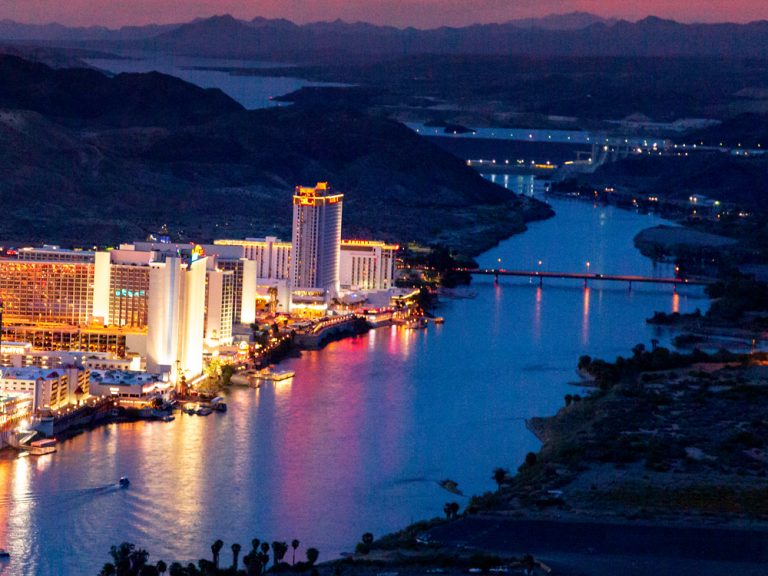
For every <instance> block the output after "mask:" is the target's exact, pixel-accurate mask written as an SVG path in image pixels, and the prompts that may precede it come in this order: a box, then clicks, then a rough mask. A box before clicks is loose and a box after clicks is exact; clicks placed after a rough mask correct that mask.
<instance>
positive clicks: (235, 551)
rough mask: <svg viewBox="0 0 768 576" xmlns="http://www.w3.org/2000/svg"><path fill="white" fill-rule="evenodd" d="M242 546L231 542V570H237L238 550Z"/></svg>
mask: <svg viewBox="0 0 768 576" xmlns="http://www.w3.org/2000/svg"><path fill="white" fill-rule="evenodd" d="M241 548H242V546H240V544H238V543H237V542H235V543H234V544H232V570H233V571H234V572H237V561H238V559H239V558H240V550H241Z"/></svg>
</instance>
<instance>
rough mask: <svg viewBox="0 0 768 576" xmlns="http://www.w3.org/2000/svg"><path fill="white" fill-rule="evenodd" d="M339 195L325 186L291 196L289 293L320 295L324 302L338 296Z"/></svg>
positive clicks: (297, 192)
mask: <svg viewBox="0 0 768 576" xmlns="http://www.w3.org/2000/svg"><path fill="white" fill-rule="evenodd" d="M343 197H344V195H343V194H334V193H332V192H331V187H330V186H329V185H328V183H327V182H320V183H318V184H317V186H315V187H314V188H309V187H304V186H298V187H297V188H296V192H295V194H294V195H293V236H292V238H291V245H292V246H291V252H292V255H291V258H292V260H291V271H290V274H291V289H292V290H293V291H294V292H296V291H310V290H316V291H320V290H322V291H324V297H325V299H326V301H327V300H329V299H330V298H333V297H335V296H336V295H337V294H338V292H339V249H340V246H341V205H342V199H343Z"/></svg>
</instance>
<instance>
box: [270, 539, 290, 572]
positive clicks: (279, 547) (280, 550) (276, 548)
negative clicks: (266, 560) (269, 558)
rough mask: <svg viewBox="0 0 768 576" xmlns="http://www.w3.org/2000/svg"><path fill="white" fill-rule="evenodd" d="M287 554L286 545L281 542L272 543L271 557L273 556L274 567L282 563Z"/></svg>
mask: <svg viewBox="0 0 768 576" xmlns="http://www.w3.org/2000/svg"><path fill="white" fill-rule="evenodd" d="M287 553H288V544H286V543H285V542H281V541H275V542H272V555H273V556H274V565H275V566H277V565H278V564H280V562H282V561H283V558H285V555H286V554H287Z"/></svg>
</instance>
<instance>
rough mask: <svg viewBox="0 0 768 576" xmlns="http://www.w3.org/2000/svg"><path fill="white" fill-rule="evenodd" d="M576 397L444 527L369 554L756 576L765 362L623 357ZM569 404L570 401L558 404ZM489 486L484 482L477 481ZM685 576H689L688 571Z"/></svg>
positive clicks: (766, 511)
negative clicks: (486, 557) (527, 559)
mask: <svg viewBox="0 0 768 576" xmlns="http://www.w3.org/2000/svg"><path fill="white" fill-rule="evenodd" d="M601 362H602V361H591V362H590V363H591V364H593V366H592V367H593V368H595V370H592V372H596V373H605V370H603V365H605V366H609V367H612V368H613V369H614V372H615V374H616V379H615V380H616V381H601V388H594V389H592V391H591V392H589V393H587V394H585V396H584V398H583V399H582V398H581V397H578V398H576V395H574V396H573V397H566V398H565V399H564V406H563V407H562V408H561V409H560V410H559V411H558V412H557V414H555V415H553V416H550V417H537V418H532V419H530V420H529V421H528V426H529V429H530V430H531V431H532V432H533V433H534V434H535V435H536V436H537V438H538V439H539V440H540V441H541V442H542V446H541V449H540V450H539V452H538V453H535V454H533V453H532V454H529V455H528V456H527V457H526V459H525V462H523V463H522V464H521V465H520V467H519V468H518V470H517V473H516V474H514V475H511V476H506V477H505V478H503V479H500V480H501V481H500V484H499V489H498V490H497V491H494V492H488V493H486V494H484V495H481V496H477V497H474V498H473V499H472V500H471V502H470V504H469V505H468V506H467V508H466V511H465V513H464V515H463V516H462V517H460V518H458V519H456V520H443V521H433V522H432V523H424V524H422V525H417V526H414V527H411V528H409V529H406V530H404V531H402V532H399V533H397V534H394V535H391V536H388V537H385V538H383V539H382V540H381V541H379V542H378V543H377V544H376V545H375V546H374V549H381V550H387V551H389V553H390V559H391V560H392V562H393V564H392V565H391V566H390V569H395V568H393V566H396V565H397V563H398V561H399V562H402V561H403V560H402V558H401V559H400V560H396V557H395V556H393V555H392V554H391V553H392V551H393V550H394V551H400V553H404V552H402V551H410V552H409V554H410V556H411V558H410V559H409V562H411V561H413V560H414V558H416V557H421V556H424V557H429V556H430V555H432V556H434V555H435V554H436V552H437V551H440V554H441V555H443V556H445V555H447V556H449V557H450V555H451V554H456V553H460V552H461V551H462V550H466V549H471V550H472V551H474V552H475V553H485V554H502V553H503V554H507V555H511V554H523V553H528V552H530V553H533V554H534V555H535V556H536V557H537V558H539V559H543V561H544V562H545V563H546V564H547V565H549V566H553V567H555V568H556V569H557V573H565V574H582V573H589V574H612V573H615V567H616V566H618V565H625V563H627V562H628V564H626V565H632V566H633V570H634V571H633V572H632V574H637V575H646V574H647V575H651V574H658V573H660V572H659V570H661V572H662V573H671V572H670V570H671V571H674V572H676V573H679V574H688V573H691V574H694V573H697V574H721V573H723V571H724V570H725V571H728V570H737V571H738V572H739V573H740V574H760V572H759V571H758V570H757V568H758V567H761V569H762V567H764V563H765V562H766V561H768V557H766V556H765V550H766V549H767V548H766V547H765V546H766V544H768V481H766V477H767V476H768V452H767V451H766V448H768V422H766V420H765V414H766V413H768V355H767V354H755V355H724V354H720V355H716V356H706V355H703V354H702V353H696V354H695V355H674V354H670V353H669V351H668V350H666V349H663V348H656V349H655V350H652V351H647V350H645V349H644V348H642V347H637V348H636V349H635V351H634V353H633V356H631V357H630V358H628V359H622V360H620V361H617V362H616V363H613V364H609V363H601ZM569 396H570V395H569ZM489 475H490V471H489ZM695 570H700V571H699V572H696V571H695Z"/></svg>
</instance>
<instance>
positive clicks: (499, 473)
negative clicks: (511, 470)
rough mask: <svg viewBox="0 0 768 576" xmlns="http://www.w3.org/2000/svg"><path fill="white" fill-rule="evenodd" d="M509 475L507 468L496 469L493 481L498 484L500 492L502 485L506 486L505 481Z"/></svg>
mask: <svg viewBox="0 0 768 576" xmlns="http://www.w3.org/2000/svg"><path fill="white" fill-rule="evenodd" d="M507 474H508V472H507V470H506V468H496V469H495V470H494V471H493V480H494V481H495V482H496V485H497V486H498V489H499V490H501V485H502V484H504V481H505V480H506V479H507Z"/></svg>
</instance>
